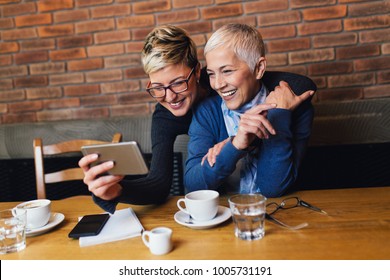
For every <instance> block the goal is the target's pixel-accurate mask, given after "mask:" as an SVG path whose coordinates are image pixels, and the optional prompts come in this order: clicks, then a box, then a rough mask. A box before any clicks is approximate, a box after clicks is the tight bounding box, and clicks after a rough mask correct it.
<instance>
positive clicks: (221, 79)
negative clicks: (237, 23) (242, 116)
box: [206, 47, 265, 110]
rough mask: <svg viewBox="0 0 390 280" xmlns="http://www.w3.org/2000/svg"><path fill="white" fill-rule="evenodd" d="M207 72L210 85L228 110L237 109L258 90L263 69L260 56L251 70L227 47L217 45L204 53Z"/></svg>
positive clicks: (262, 59)
mask: <svg viewBox="0 0 390 280" xmlns="http://www.w3.org/2000/svg"><path fill="white" fill-rule="evenodd" d="M206 63H207V73H208V74H209V79H210V85H211V87H212V88H213V89H214V90H215V91H217V92H218V94H219V95H220V96H221V97H222V99H223V100H224V102H225V103H226V106H227V107H228V108H229V109H230V110H237V109H239V108H240V107H242V106H243V105H245V104H246V103H248V102H249V101H251V100H252V99H253V98H254V97H255V95H256V94H257V93H258V92H259V91H260V87H261V83H260V81H259V79H260V78H261V77H262V75H263V73H264V69H265V59H264V58H263V57H262V58H261V59H260V60H259V62H258V65H257V66H256V69H255V70H254V71H251V69H250V68H249V66H248V64H247V63H246V62H244V61H242V60H240V59H239V58H238V57H237V55H236V54H235V53H234V51H233V50H232V49H231V48H229V47H218V48H215V49H213V50H211V51H210V52H208V53H207V54H206Z"/></svg>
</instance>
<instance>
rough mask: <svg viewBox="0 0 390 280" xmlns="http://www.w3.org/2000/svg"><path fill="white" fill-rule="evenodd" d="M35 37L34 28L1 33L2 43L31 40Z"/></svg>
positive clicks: (36, 35)
mask: <svg viewBox="0 0 390 280" xmlns="http://www.w3.org/2000/svg"><path fill="white" fill-rule="evenodd" d="M37 37H38V34H37V32H36V30H35V28H23V29H14V30H4V31H3V32H2V39H3V40H4V41H16V40H21V39H32V38H37Z"/></svg>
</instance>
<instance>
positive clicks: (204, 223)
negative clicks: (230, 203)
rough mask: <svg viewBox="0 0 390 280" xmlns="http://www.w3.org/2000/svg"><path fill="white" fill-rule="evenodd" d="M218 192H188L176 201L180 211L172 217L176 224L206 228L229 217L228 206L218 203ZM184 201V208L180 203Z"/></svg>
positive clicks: (193, 227)
mask: <svg viewBox="0 0 390 280" xmlns="http://www.w3.org/2000/svg"><path fill="white" fill-rule="evenodd" d="M218 202H219V193H218V192H216V191H213V190H200V191H194V192H191V193H188V194H187V195H186V196H185V197H184V198H181V199H179V200H178V201H177V206H178V208H179V209H180V211H178V212H176V214H175V215H174V219H175V221H176V222H177V223H178V224H181V225H183V226H186V227H189V228H192V229H206V228H211V227H214V226H216V225H219V224H221V223H223V222H225V221H226V220H228V219H229V218H230V217H231V211H230V209H229V208H227V207H224V206H220V205H218ZM182 203H184V204H185V206H186V208H183V207H182V206H181V204H182Z"/></svg>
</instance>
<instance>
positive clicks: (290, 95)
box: [265, 81, 314, 111]
mask: <svg viewBox="0 0 390 280" xmlns="http://www.w3.org/2000/svg"><path fill="white" fill-rule="evenodd" d="M313 94H314V91H312V90H308V91H306V92H304V93H302V94H301V95H295V93H294V92H293V91H292V90H291V88H290V86H289V85H288V83H286V82H285V81H280V83H279V85H278V86H277V87H275V89H274V90H273V91H271V92H270V93H269V94H268V96H267V98H266V99H265V102H267V103H275V104H276V105H277V106H276V108H280V109H287V110H291V111H293V110H294V109H295V108H297V107H298V106H299V105H300V104H301V103H302V102H303V101H305V100H306V99H308V98H309V97H310V96H312V95H313Z"/></svg>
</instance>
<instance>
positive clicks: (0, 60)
mask: <svg viewBox="0 0 390 280" xmlns="http://www.w3.org/2000/svg"><path fill="white" fill-rule="evenodd" d="M11 64H12V56H11V55H0V66H8V65H11Z"/></svg>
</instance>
